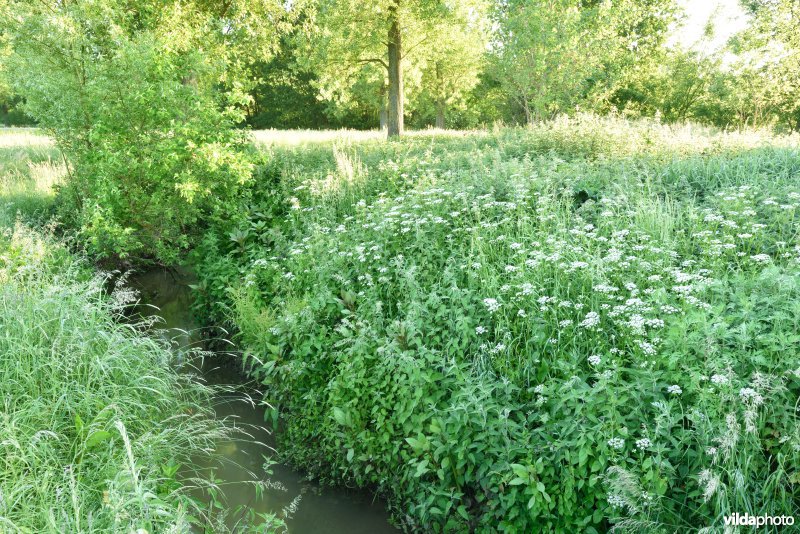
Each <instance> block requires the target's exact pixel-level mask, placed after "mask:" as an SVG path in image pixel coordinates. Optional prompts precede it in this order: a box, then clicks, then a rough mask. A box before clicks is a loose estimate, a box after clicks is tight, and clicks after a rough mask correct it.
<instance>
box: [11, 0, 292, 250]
mask: <svg viewBox="0 0 800 534" xmlns="http://www.w3.org/2000/svg"><path fill="white" fill-rule="evenodd" d="M0 14H2V17H3V19H4V21H3V23H2V30H3V32H4V33H6V34H7V36H9V37H10V49H11V50H12V51H13V52H12V54H11V56H10V58H9V59H8V70H9V78H10V80H11V83H12V85H13V87H14V90H15V91H16V92H17V93H18V94H21V95H24V97H25V100H26V107H25V109H26V111H27V112H28V113H29V114H30V115H32V116H33V117H35V118H36V120H37V122H38V123H39V124H40V125H41V126H42V127H43V128H44V129H45V130H46V131H47V132H48V133H49V134H51V135H52V136H53V137H54V138H55V139H56V142H57V144H58V147H59V148H60V149H61V151H62V152H63V154H64V156H65V158H66V159H67V160H68V162H69V169H70V172H69V178H68V180H67V181H66V184H65V185H64V187H63V188H62V190H61V193H60V195H59V196H60V200H61V202H62V204H63V206H62V207H63V209H62V210H61V213H62V216H63V218H64V219H65V222H67V223H68V224H70V225H72V226H74V227H75V228H76V229H77V230H78V231H79V233H80V234H81V238H82V241H83V242H85V243H86V246H87V248H88V249H89V251H90V252H92V253H94V254H95V255H97V256H100V257H103V256H113V257H118V258H128V257H130V258H133V259H136V258H143V257H149V258H155V259H157V260H159V261H162V262H166V263H170V262H174V261H175V259H176V257H177V256H178V255H179V254H180V253H181V252H182V251H184V250H185V249H186V248H187V247H188V245H189V243H190V241H191V240H192V238H193V236H194V235H196V233H197V230H198V229H199V226H200V225H201V223H203V222H204V221H205V220H206V219H207V218H208V216H209V215H210V214H211V213H213V212H214V210H215V209H217V208H218V207H219V206H220V205H221V204H224V203H225V202H226V201H227V200H228V199H230V198H231V196H232V195H233V194H234V193H235V191H236V189H237V187H239V186H240V185H241V184H243V183H245V182H247V181H248V180H249V179H250V176H251V172H252V165H253V162H252V160H251V158H250V156H249V155H248V154H247V150H246V149H245V147H246V144H247V143H246V139H245V137H244V135H243V134H242V133H241V132H236V131H235V130H234V126H235V125H236V124H237V123H239V122H241V121H242V119H243V113H242V109H243V105H244V104H245V103H246V102H247V99H248V97H247V96H246V90H247V83H248V82H247V76H246V74H245V72H246V71H245V69H244V68H243V65H245V64H246V63H247V62H248V61H249V60H250V59H251V58H253V57H263V56H265V55H268V54H269V53H270V51H271V47H272V44H273V42H274V40H275V36H276V35H277V33H278V31H279V30H280V29H281V27H282V20H284V19H286V18H287V17H288V14H287V11H286V9H285V8H284V7H283V6H281V5H280V4H279V3H277V2H275V3H272V2H259V3H251V2H245V1H236V0H234V1H232V2H224V3H209V2H203V1H190V2H176V1H174V0H158V1H150V0H148V1H144V0H141V1H139V0H134V1H128V0H112V1H104V2H91V1H78V2H66V3H64V2H59V3H55V4H53V5H48V4H46V3H36V2H33V3H31V2H27V1H17V0H7V1H5V2H2V3H0ZM267 18H269V19H270V23H269V24H261V23H262V22H263V21H264V20H265V19H267Z"/></svg>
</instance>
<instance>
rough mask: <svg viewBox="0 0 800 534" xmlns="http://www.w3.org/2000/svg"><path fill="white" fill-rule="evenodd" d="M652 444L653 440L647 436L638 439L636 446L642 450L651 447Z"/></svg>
mask: <svg viewBox="0 0 800 534" xmlns="http://www.w3.org/2000/svg"><path fill="white" fill-rule="evenodd" d="M652 445H653V442H651V441H650V440H649V439H647V438H642V439H637V440H636V448H637V449H639V450H641V451H643V450H645V449H649V448H650V447H651V446H652Z"/></svg>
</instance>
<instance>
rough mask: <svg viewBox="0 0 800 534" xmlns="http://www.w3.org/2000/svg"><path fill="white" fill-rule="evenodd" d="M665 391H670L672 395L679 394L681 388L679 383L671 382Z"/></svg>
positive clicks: (681, 391)
mask: <svg viewBox="0 0 800 534" xmlns="http://www.w3.org/2000/svg"><path fill="white" fill-rule="evenodd" d="M667 393H670V394H672V395H680V394H681V393H683V390H682V389H681V387H680V386H679V385H677V384H673V385H671V386H669V387H668V388H667Z"/></svg>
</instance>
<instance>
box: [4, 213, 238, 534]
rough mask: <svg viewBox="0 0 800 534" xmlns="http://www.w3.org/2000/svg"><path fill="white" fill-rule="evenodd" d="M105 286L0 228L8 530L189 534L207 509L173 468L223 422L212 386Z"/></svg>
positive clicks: (29, 239) (47, 248)
mask: <svg viewBox="0 0 800 534" xmlns="http://www.w3.org/2000/svg"><path fill="white" fill-rule="evenodd" d="M103 293H104V292H103V281H102V280H101V279H98V278H96V277H93V276H91V274H90V272H89V271H88V270H87V269H86V267H85V266H82V265H81V264H80V263H78V262H75V261H74V260H73V259H72V257H71V256H70V255H69V253H68V252H67V251H66V249H64V247H63V246H61V245H59V244H57V243H54V242H52V241H50V240H48V239H44V238H42V237H40V236H38V235H36V234H34V233H31V232H30V231H26V230H24V229H22V228H21V227H18V228H17V229H16V230H13V231H12V230H7V231H4V232H3V235H2V236H1V237H0V331H2V336H0V354H2V357H0V375H2V377H3V380H2V381H1V382H0V393H2V397H3V399H4V403H3V406H2V408H1V409H0V435H2V436H3V439H2V442H0V450H2V455H1V456H2V458H3V460H2V463H0V467H1V468H0V496H2V499H0V530H2V531H3V532H65V531H69V532H132V531H138V532H143V531H144V532H165V531H168V530H170V529H172V530H173V531H185V530H186V529H188V528H189V524H190V522H194V521H196V519H193V517H194V518H196V517H201V515H202V513H203V510H202V508H200V507H199V504H197V503H196V502H195V501H194V500H192V499H190V498H189V493H188V488H189V486H188V485H187V484H186V482H187V481H191V477H190V476H189V478H184V479H182V480H179V479H178V478H177V473H178V469H179V468H181V466H190V465H191V464H190V462H191V461H193V460H196V457H197V456H198V455H201V454H210V453H211V452H213V450H214V442H215V440H216V439H218V438H220V437H222V436H225V434H226V432H227V431H226V430H225V429H224V427H222V426H221V425H220V424H219V423H218V422H216V421H214V419H213V416H212V415H211V414H210V412H209V408H208V407H207V402H208V397H209V391H208V390H207V388H205V387H204V386H200V385H198V384H196V383H191V382H190V381H189V380H188V379H187V378H181V377H180V375H178V374H177V373H176V372H175V371H174V370H172V369H171V368H170V366H169V361H170V359H171V355H170V351H169V350H168V349H167V348H165V347H164V346H163V345H162V344H160V343H159V342H157V341H154V340H153V339H150V338H147V337H145V336H143V335H142V334H140V333H139V332H137V330H135V329H132V328H131V327H129V326H125V325H122V324H119V323H117V322H116V319H117V318H119V314H120V313H121V309H120V308H119V307H115V304H114V301H112V300H108V299H107V298H106V297H105V296H104V294H103ZM117 304H125V302H124V301H118V302H117ZM193 456H194V457H195V458H192V457H193ZM198 483H203V481H202V480H200V479H198V480H197V481H195V482H190V484H192V485H195V484H198Z"/></svg>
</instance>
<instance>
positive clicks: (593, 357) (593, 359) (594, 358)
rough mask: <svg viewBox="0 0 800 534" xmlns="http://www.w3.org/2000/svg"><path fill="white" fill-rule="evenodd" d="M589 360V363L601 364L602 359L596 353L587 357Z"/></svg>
mask: <svg viewBox="0 0 800 534" xmlns="http://www.w3.org/2000/svg"><path fill="white" fill-rule="evenodd" d="M587 360H588V361H589V363H590V364H591V365H593V366H597V365H600V361H601V359H600V356H598V355H596V354H593V355H591V356H589V357H588V358H587Z"/></svg>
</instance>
